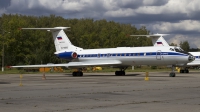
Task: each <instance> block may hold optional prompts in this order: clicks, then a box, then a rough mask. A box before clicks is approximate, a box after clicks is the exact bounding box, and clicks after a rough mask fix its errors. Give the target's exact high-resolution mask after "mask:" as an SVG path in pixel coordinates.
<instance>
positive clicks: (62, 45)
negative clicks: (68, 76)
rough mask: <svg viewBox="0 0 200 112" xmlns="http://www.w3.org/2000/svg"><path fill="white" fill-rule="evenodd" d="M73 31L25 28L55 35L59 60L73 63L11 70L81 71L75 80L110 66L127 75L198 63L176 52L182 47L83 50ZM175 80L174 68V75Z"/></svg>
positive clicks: (182, 53) (60, 28)
mask: <svg viewBox="0 0 200 112" xmlns="http://www.w3.org/2000/svg"><path fill="white" fill-rule="evenodd" d="M67 28H70V27H54V28H21V29H32V30H47V31H50V32H52V34H53V39H54V44H55V49H56V52H55V53H54V54H55V55H56V56H57V57H58V58H61V59H66V60H68V61H70V62H69V63H62V64H45V65H18V66H11V67H58V66H60V67H62V66H64V67H67V68H77V69H78V71H76V72H73V73H72V75H73V76H83V72H82V68H83V67H88V66H110V67H115V68H119V71H116V72H115V75H125V70H126V69H127V68H128V67H129V66H135V65H174V66H175V65H182V64H185V63H188V62H191V61H193V60H194V57H193V56H192V55H191V54H190V53H187V52H179V51H175V50H174V49H176V48H178V47H172V46H163V47H153V46H150V47H117V48H102V49H83V48H80V47H77V46H74V45H73V44H72V43H71V42H70V40H69V38H68V37H67V35H66V34H65V32H64V29H67ZM170 76H171V77H175V73H174V68H173V69H172V72H171V73H170Z"/></svg>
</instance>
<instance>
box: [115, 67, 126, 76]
mask: <svg viewBox="0 0 200 112" xmlns="http://www.w3.org/2000/svg"><path fill="white" fill-rule="evenodd" d="M127 68H128V67H123V68H120V71H115V75H116V76H124V75H126V73H125V70H126V69H127Z"/></svg>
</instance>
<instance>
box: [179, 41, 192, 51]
mask: <svg viewBox="0 0 200 112" xmlns="http://www.w3.org/2000/svg"><path fill="white" fill-rule="evenodd" d="M179 45H180V47H181V48H182V49H183V50H185V51H187V52H189V50H190V45H189V43H188V41H184V42H182V41H181V42H180V44H179Z"/></svg>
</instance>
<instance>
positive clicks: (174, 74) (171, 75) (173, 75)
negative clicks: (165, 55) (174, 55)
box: [169, 66, 176, 77]
mask: <svg viewBox="0 0 200 112" xmlns="http://www.w3.org/2000/svg"><path fill="white" fill-rule="evenodd" d="M174 68H175V67H174V66H172V72H171V73H170V74H169V76H170V77H176V73H175V72H174Z"/></svg>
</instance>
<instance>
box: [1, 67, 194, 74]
mask: <svg viewBox="0 0 200 112" xmlns="http://www.w3.org/2000/svg"><path fill="white" fill-rule="evenodd" d="M117 70H119V69H118V68H111V67H102V70H93V68H92V67H88V68H86V69H85V70H84V71H83V72H90V73H91V72H115V71H117ZM190 70H195V71H197V69H190ZM73 71H75V69H66V68H63V72H64V73H71V72H73ZM162 71H169V72H170V71H171V68H170V67H166V66H135V67H134V69H132V67H128V68H127V69H126V72H162ZM176 71H177V70H176ZM25 73H26V74H27V73H41V72H38V71H36V72H26V71H25V70H23V69H21V70H18V69H16V68H11V69H5V70H4V72H0V74H25ZM45 73H62V72H59V71H48V72H45Z"/></svg>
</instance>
